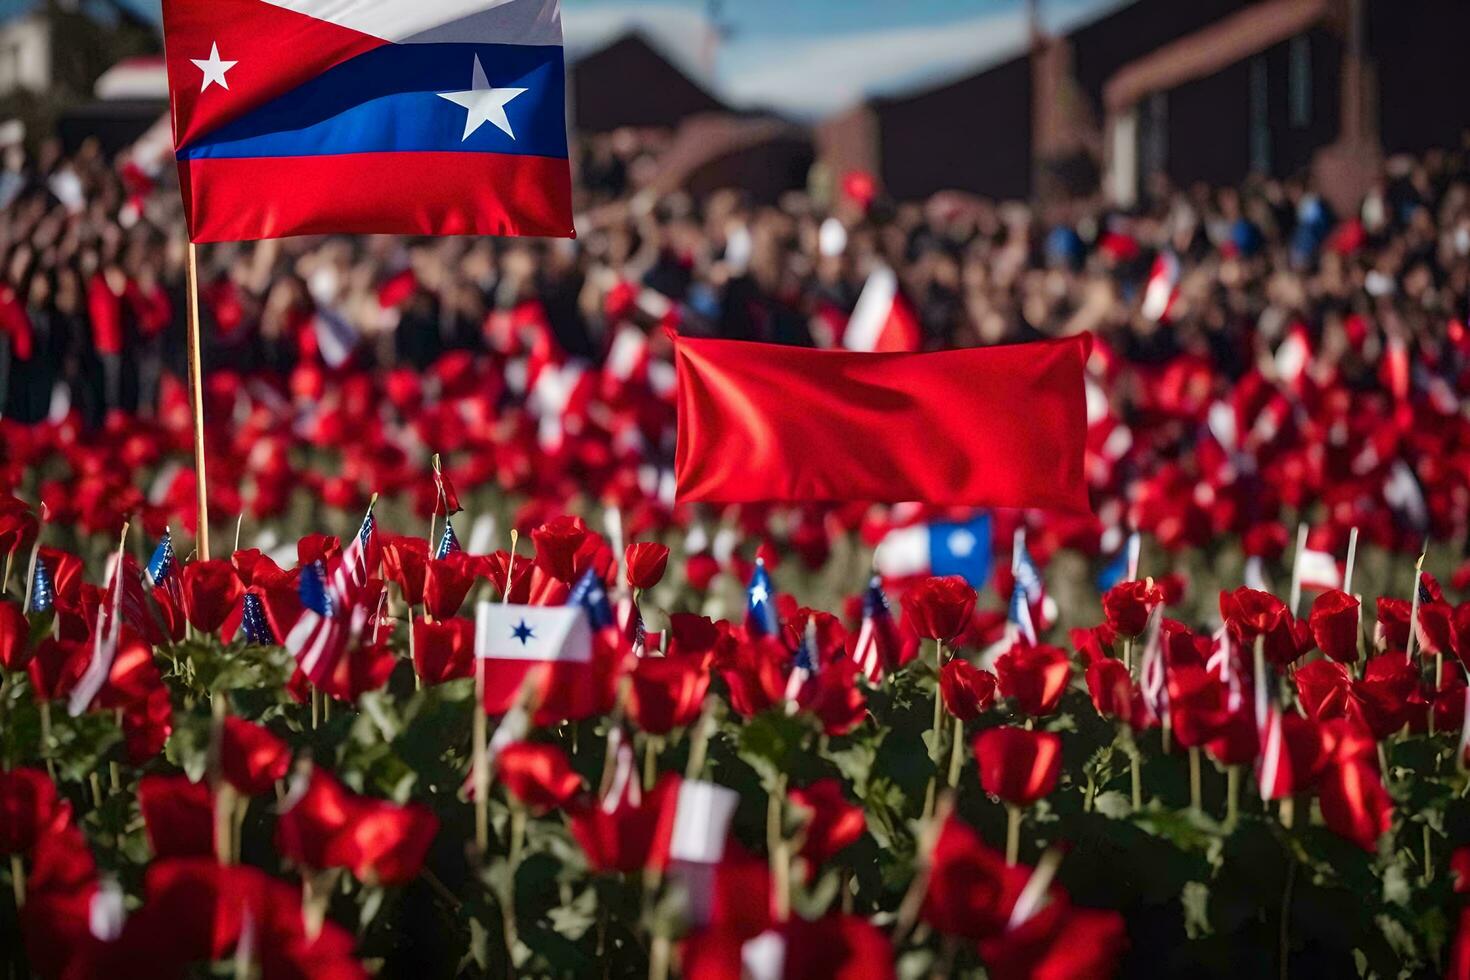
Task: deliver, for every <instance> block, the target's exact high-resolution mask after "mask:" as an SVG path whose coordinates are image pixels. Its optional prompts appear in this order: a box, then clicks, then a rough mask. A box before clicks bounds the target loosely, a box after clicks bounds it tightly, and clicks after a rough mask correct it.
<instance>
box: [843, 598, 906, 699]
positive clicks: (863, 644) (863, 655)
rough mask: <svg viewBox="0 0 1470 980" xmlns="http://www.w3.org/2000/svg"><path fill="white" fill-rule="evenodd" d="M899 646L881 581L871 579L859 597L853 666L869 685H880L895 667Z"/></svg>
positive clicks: (896, 628)
mask: <svg viewBox="0 0 1470 980" xmlns="http://www.w3.org/2000/svg"><path fill="white" fill-rule="evenodd" d="M901 642H902V641H901V640H900V638H899V635H898V624H896V623H895V622H894V621H893V613H892V611H891V610H890V608H889V606H888V597H887V596H886V595H884V594H883V585H882V580H881V579H879V577H878V576H876V575H874V576H873V577H872V578H871V579H870V580H869V581H868V589H867V591H866V592H864V593H863V622H862V626H861V627H859V629H858V635H857V641H856V642H855V643H854V644H853V648H852V659H853V663H855V664H857V666H858V669H859V670H861V671H862V672H863V676H865V677H867V679H868V682H869V683H870V684H881V683H882V682H883V672H884V671H885V670H887V669H889V668H890V667H892V666H893V665H895V664H897V663H898V657H899V649H900V645H901Z"/></svg>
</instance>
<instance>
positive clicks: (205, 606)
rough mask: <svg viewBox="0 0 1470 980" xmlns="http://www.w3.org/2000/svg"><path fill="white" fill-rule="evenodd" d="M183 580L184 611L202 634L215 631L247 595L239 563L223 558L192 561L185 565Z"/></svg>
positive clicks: (180, 578)
mask: <svg viewBox="0 0 1470 980" xmlns="http://www.w3.org/2000/svg"><path fill="white" fill-rule="evenodd" d="M179 581H180V585H181V588H182V591H183V595H184V614H185V615H186V616H187V617H188V618H189V622H190V623H191V624H192V625H193V626H194V628H195V629H197V630H199V631H200V632H202V633H213V632H214V631H215V630H217V629H219V628H220V627H221V626H223V625H224V622H225V619H226V618H227V617H228V616H229V615H230V612H231V610H233V609H234V608H235V606H237V605H239V603H240V599H241V598H242V597H243V596H244V594H245V586H244V585H242V584H241V583H240V575H239V573H238V572H236V571H235V566H234V565H232V564H230V563H229V562H228V561H226V560H225V559H223V558H215V559H211V560H210V561H194V562H190V563H189V564H187V565H185V566H184V570H183V572H182V573H181V574H180V576H179Z"/></svg>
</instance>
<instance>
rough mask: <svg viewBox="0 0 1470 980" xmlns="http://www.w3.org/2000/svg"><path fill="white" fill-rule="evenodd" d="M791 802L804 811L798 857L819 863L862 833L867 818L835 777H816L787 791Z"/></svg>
mask: <svg viewBox="0 0 1470 980" xmlns="http://www.w3.org/2000/svg"><path fill="white" fill-rule="evenodd" d="M790 796H791V802H793V803H795V804H796V805H797V806H798V807H800V808H802V809H803V810H806V811H808V812H809V813H810V814H811V816H810V817H809V818H808V819H807V822H806V828H805V831H804V837H803V842H802V845H801V854H802V857H804V858H806V859H807V860H808V861H810V862H811V863H812V864H813V865H821V864H824V863H826V862H827V860H828V859H830V858H832V857H833V856H835V855H836V854H837V852H838V851H840V850H842V849H843V848H844V847H847V846H848V845H849V844H851V843H852V842H854V841H855V840H857V839H858V838H859V837H861V836H862V835H863V830H864V829H865V828H866V827H867V818H866V816H865V815H864V812H863V808H862V807H860V806H858V805H857V804H856V803H851V802H849V801H848V800H847V797H845V796H844V795H843V793H842V783H841V782H840V781H838V780H836V779H831V778H827V779H819V780H817V781H816V782H814V783H812V784H811V785H810V786H806V787H803V788H800V789H793V790H792V791H791V793H790Z"/></svg>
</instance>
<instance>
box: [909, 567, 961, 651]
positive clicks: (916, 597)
mask: <svg viewBox="0 0 1470 980" xmlns="http://www.w3.org/2000/svg"><path fill="white" fill-rule="evenodd" d="M975 599H976V596H975V590H974V589H973V588H971V586H970V583H969V582H966V581H965V580H964V579H962V578H960V577H959V576H958V575H951V576H948V577H946V578H926V579H924V580H923V581H922V582H920V583H919V584H918V585H916V586H914V587H913V588H912V589H910V590H909V591H908V592H906V593H904V597H903V612H904V617H905V619H906V620H907V622H908V624H909V626H911V627H912V628H913V630H914V632H916V633H918V634H919V635H920V636H922V637H924V638H926V639H930V640H939V641H940V642H944V641H947V640H952V639H954V638H955V637H957V636H959V635H960V633H961V632H962V631H963V630H964V628H965V627H966V626H968V625H969V623H970V614H971V613H972V612H974V611H975Z"/></svg>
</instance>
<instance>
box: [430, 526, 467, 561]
mask: <svg viewBox="0 0 1470 980" xmlns="http://www.w3.org/2000/svg"><path fill="white" fill-rule="evenodd" d="M461 550H462V549H461V548H460V546H459V537H458V536H457V535H456V534H455V533H454V525H453V524H451V523H449V518H447V517H446V518H445V519H444V535H443V537H441V538H440V539H439V547H437V548H435V549H434V557H435V558H448V557H449V556H450V555H452V554H455V553H457V552H459V551H461Z"/></svg>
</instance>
